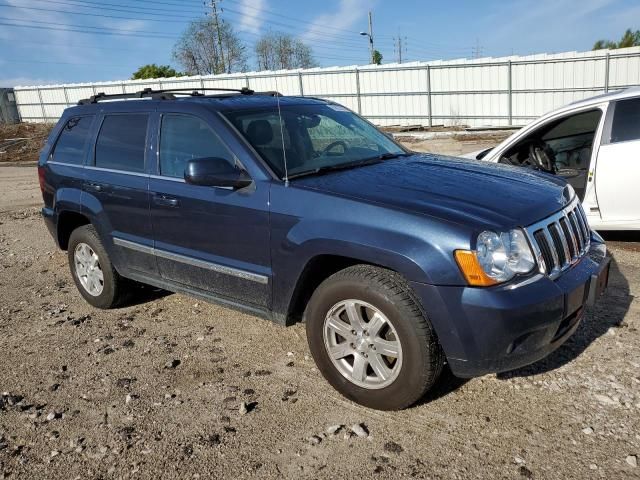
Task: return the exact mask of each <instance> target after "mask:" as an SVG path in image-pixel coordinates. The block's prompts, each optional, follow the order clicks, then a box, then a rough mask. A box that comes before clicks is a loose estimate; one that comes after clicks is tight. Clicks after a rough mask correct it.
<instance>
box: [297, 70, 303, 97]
mask: <svg viewBox="0 0 640 480" xmlns="http://www.w3.org/2000/svg"><path fill="white" fill-rule="evenodd" d="M298 86H299V87H300V96H301V97H304V88H303V87H302V72H298Z"/></svg>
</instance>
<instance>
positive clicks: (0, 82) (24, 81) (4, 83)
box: [0, 76, 60, 88]
mask: <svg viewBox="0 0 640 480" xmlns="http://www.w3.org/2000/svg"><path fill="white" fill-rule="evenodd" d="M55 83H60V82H59V81H57V80H55V79H51V78H41V77H27V76H20V77H0V88H7V87H22V86H31V85H51V84H55Z"/></svg>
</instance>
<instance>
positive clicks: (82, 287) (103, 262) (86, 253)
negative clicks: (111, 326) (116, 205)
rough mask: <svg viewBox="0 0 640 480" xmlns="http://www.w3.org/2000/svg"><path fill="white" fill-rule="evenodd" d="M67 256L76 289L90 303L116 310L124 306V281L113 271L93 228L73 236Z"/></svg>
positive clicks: (79, 229) (76, 232) (75, 231)
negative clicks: (119, 306) (115, 308)
mask: <svg viewBox="0 0 640 480" xmlns="http://www.w3.org/2000/svg"><path fill="white" fill-rule="evenodd" d="M67 256H68V259H69V268H70V269H71V275H72V276H73V280H74V282H75V284H76V287H77V288H78V291H79V292H80V294H81V295H82V296H83V298H84V299H85V300H86V301H87V302H89V303H90V304H91V305H93V306H94V307H98V308H113V307H116V306H118V305H119V304H121V303H122V302H123V300H124V299H125V297H126V296H125V293H124V292H123V288H122V286H123V283H124V279H123V278H122V277H121V276H120V275H119V274H118V272H116V270H115V269H114V268H113V265H112V264H111V260H109V256H108V255H107V252H106V250H105V249H104V247H103V245H102V242H101V241H100V238H99V237H98V234H97V232H96V231H95V229H94V228H93V226H92V225H84V226H82V227H79V228H77V229H75V230H74V231H73V232H72V233H71V237H70V238H69V245H68V250H67Z"/></svg>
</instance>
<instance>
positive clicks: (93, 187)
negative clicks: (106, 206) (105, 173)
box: [87, 183, 102, 192]
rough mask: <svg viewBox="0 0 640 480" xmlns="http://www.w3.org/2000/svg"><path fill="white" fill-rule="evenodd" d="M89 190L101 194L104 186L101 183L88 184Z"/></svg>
mask: <svg viewBox="0 0 640 480" xmlns="http://www.w3.org/2000/svg"><path fill="white" fill-rule="evenodd" d="M87 190H93V191H94V192H101V191H102V185H100V184H99V183H87Z"/></svg>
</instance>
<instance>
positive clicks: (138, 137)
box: [96, 113, 149, 172]
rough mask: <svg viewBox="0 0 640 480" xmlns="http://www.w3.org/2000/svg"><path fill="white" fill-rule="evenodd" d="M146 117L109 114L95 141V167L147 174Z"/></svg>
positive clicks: (147, 118)
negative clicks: (145, 170)
mask: <svg viewBox="0 0 640 480" xmlns="http://www.w3.org/2000/svg"><path fill="white" fill-rule="evenodd" d="M148 120H149V116H148V115H147V114H139V113H135V114H125V115H107V116H106V117H105V118H104V122H103V123H102V127H101V128H100V133H99V134H98V141H97V142H96V167H101V168H111V169H114V170H125V171H128V172H144V151H145V145H146V139H147V122H148Z"/></svg>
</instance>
